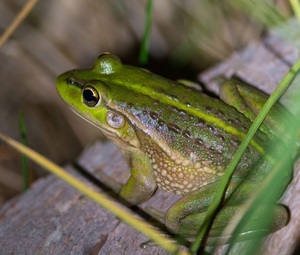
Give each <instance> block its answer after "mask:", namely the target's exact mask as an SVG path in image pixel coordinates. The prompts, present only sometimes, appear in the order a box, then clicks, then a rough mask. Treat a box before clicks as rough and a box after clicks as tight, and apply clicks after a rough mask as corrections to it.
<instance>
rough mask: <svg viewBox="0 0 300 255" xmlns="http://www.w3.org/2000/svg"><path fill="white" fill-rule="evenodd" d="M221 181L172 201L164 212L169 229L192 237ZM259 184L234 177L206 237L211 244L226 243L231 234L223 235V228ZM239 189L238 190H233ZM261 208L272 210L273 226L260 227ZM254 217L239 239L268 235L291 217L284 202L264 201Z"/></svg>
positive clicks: (198, 227) (239, 235) (202, 220)
mask: <svg viewBox="0 0 300 255" xmlns="http://www.w3.org/2000/svg"><path fill="white" fill-rule="evenodd" d="M217 185H218V182H216V183H212V184H209V185H207V186H205V189H202V190H197V191H194V192H192V193H190V194H188V195H187V196H185V197H183V198H181V199H180V200H178V201H177V202H176V203H175V204H173V205H172V206H171V207H170V208H169V210H168V211H167V213H166V215H165V224H166V227H167V229H168V230H169V231H170V232H172V233H176V234H180V235H183V236H186V237H187V238H193V237H194V236H195V235H196V234H197V233H198V232H199V229H200V228H201V226H202V224H203V222H204V219H205V216H206V211H207V208H208V206H209V204H210V203H211V200H212V198H213V196H214V194H215V188H216V186H217ZM256 185H257V184H254V183H253V182H251V181H244V182H243V184H241V185H239V184H238V182H237V181H235V180H233V181H232V183H231V184H230V187H229V189H228V191H227V194H226V199H227V200H226V201H225V203H224V204H223V206H222V209H221V210H220V211H219V212H218V214H217V216H216V218H215V220H214V222H213V224H212V226H211V229H210V231H209V234H208V235H209V237H208V238H207V244H208V245H217V244H220V243H227V241H228V238H229V237H230V236H231V235H230V234H229V235H228V234H227V235H224V234H222V233H223V230H224V228H225V227H226V226H227V225H228V224H229V223H230V222H231V221H232V220H233V216H234V215H235V214H237V213H238V212H239V211H240V209H241V206H242V204H243V202H244V200H245V197H247V195H246V194H249V189H251V190H253V188H254V187H255V186H256ZM235 189H236V191H235V192H233V191H234V190H235ZM262 210H268V211H270V218H271V222H272V224H271V226H270V227H269V228H267V229H266V228H261V226H260V225H261V222H260V221H258V220H257V219H259V218H260V215H261V212H262ZM252 218H253V219H254V221H251V222H250V223H249V224H248V225H247V226H246V227H247V228H246V231H244V232H243V233H238V234H237V236H238V239H237V240H238V241H242V240H248V239H251V238H254V237H256V236H257V235H259V236H264V235H267V234H268V233H269V232H272V231H276V230H278V229H280V228H281V227H283V226H284V225H285V224H286V222H287V220H288V212H287V209H286V208H285V207H283V206H281V205H273V204H272V205H264V206H259V207H258V208H257V210H256V211H255V212H254V215H253V216H252Z"/></svg>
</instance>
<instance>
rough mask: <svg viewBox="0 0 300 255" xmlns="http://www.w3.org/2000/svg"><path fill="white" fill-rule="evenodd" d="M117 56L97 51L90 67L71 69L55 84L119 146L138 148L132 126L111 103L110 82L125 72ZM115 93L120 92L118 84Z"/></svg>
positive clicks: (112, 99)
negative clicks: (117, 89) (94, 60)
mask: <svg viewBox="0 0 300 255" xmlns="http://www.w3.org/2000/svg"><path fill="white" fill-rule="evenodd" d="M123 68H125V69H126V66H123V65H122V63H121V61H120V59H119V58H118V57H117V56H115V55H112V54H107V53H105V54H102V55H100V56H99V57H98V58H97V60H96V62H95V64H94V66H93V68H91V69H86V70H72V71H69V72H66V73H64V74H62V75H60V76H59V77H58V78H57V80H56V88H57V91H58V93H59V95H60V97H61V98H62V99H63V100H64V101H65V102H66V103H67V104H68V105H69V106H70V108H71V109H72V110H73V111H74V112H75V113H77V114H78V115H79V116H81V117H83V118H84V119H85V120H87V121H89V122H90V123H92V124H93V125H95V126H96V127H98V128H100V129H101V130H102V132H103V133H104V134H105V135H106V136H107V137H108V138H109V139H111V140H113V141H114V142H115V143H117V144H118V145H119V146H121V147H125V148H128V147H132V148H139V146H140V144H139V141H138V139H137V137H136V134H135V131H134V129H133V127H132V126H131V125H130V123H129V122H128V119H126V116H124V114H122V112H121V111H119V110H118V106H116V105H115V103H114V97H115V96H114V95H112V93H116V91H115V89H114V91H112V84H113V83H114V82H115V79H118V78H117V77H118V75H116V74H118V73H124V70H123ZM118 94H122V88H119V91H118Z"/></svg>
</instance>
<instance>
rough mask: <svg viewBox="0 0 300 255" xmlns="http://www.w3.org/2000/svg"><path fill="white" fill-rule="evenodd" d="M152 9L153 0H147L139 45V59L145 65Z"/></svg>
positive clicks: (147, 55) (147, 56) (147, 54)
mask: <svg viewBox="0 0 300 255" xmlns="http://www.w3.org/2000/svg"><path fill="white" fill-rule="evenodd" d="M152 10H153V0H148V2H147V7H146V18H145V27H144V35H143V39H142V45H141V49H140V55H139V60H140V63H141V64H142V65H145V64H146V63H147V62H148V58H149V51H148V50H149V44H150V35H151V23H152Z"/></svg>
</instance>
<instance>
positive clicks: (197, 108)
mask: <svg viewBox="0 0 300 255" xmlns="http://www.w3.org/2000/svg"><path fill="white" fill-rule="evenodd" d="M56 88H57V91H58V94H59V95H60V97H61V98H62V100H63V101H64V102H65V103H66V104H67V105H68V106H69V107H70V108H71V109H72V110H73V111H74V112H75V113H77V114H78V115H79V116H81V117H82V118H84V119H85V120H87V121H88V122H90V123H91V124H93V125H94V126H96V127H97V128H99V129H100V130H101V131H102V133H103V134H104V135H105V136H106V137H107V138H108V139H110V140H112V141H113V142H114V143H115V144H116V145H117V146H118V147H119V148H120V150H121V151H122V153H123V154H124V156H125V159H126V160H127V162H128V165H129V167H130V177H129V179H128V181H127V182H126V183H125V184H120V183H118V182H116V181H112V180H109V179H107V180H108V183H109V186H110V187H111V188H112V189H113V190H115V192H117V193H118V195H119V196H120V197H121V198H122V199H123V200H124V201H126V203H127V204H128V205H137V204H140V203H142V202H145V201H147V200H148V199H149V198H151V197H152V196H153V194H154V193H155V191H156V190H157V189H162V190H164V191H166V192H170V193H173V194H175V195H177V196H178V197H179V198H178V200H177V201H176V202H174V203H173V204H172V205H171V206H170V207H169V209H168V210H167V211H166V212H160V211H159V210H157V209H154V208H151V207H147V208H146V209H147V211H148V212H149V213H150V214H151V215H153V216H154V217H155V218H156V219H157V220H158V221H160V222H161V223H163V224H164V225H165V226H166V228H167V230H168V231H169V232H170V233H174V234H179V235H183V236H185V237H187V238H193V237H194V236H195V235H196V234H197V233H198V231H199V229H200V228H201V224H202V223H203V221H204V219H205V215H206V211H207V208H208V206H209V204H210V203H211V200H212V199H213V197H214V195H215V192H216V188H217V187H218V185H219V182H220V180H221V178H222V176H223V174H224V172H225V171H226V168H227V166H228V164H229V163H230V161H231V160H232V158H233V156H234V154H235V152H236V150H237V149H238V147H239V145H240V144H241V142H242V141H243V139H244V137H245V135H246V133H247V131H248V129H249V128H250V126H251V124H252V122H253V121H254V119H255V117H256V115H257V113H258V112H259V110H260V109H261V107H262V106H263V104H264V103H265V102H266V100H267V99H268V96H267V95H266V94H264V93H263V92H261V91H259V90H257V89H255V88H253V87H251V86H249V85H248V84H246V83H244V82H242V81H239V80H237V79H228V80H226V81H225V82H224V83H223V85H222V86H220V98H218V97H215V96H211V95H208V94H207V93H204V92H203V91H201V90H199V89H197V88H196V87H195V86H190V85H189V84H186V83H182V82H177V81H173V80H170V79H167V78H164V77H162V76H159V75H156V74H154V73H152V72H150V71H149V70H147V69H144V68H139V67H134V66H130V65H125V64H123V63H122V62H121V60H120V59H119V58H118V57H117V56H116V55H113V54H110V53H103V54H101V55H100V56H99V57H98V58H97V59H96V61H95V63H94V65H93V66H92V68H90V69H75V70H71V71H68V72H65V73H63V74H61V75H60V76H59V77H58V78H57V80H56ZM282 111H285V109H284V107H283V106H281V105H280V104H276V105H275V106H274V107H273V108H272V110H271V111H270V113H269V114H268V116H267V117H266V120H265V122H264V123H263V124H262V125H261V127H260V129H259V130H258V131H257V132H256V134H255V136H254V138H253V139H252V140H251V142H250V145H249V146H248V148H247V149H246V151H245V153H244V155H243V156H242V158H241V160H240V161H239V163H238V165H237V167H236V170H235V172H234V174H233V176H232V178H231V181H230V184H229V186H228V188H227V191H226V194H225V197H224V201H223V203H222V205H221V208H220V210H219V211H218V213H217V215H216V217H215V220H214V222H213V224H212V226H211V228H210V231H209V233H208V236H207V240H211V243H213V242H216V241H218V242H220V241H221V242H222V241H223V240H225V242H227V241H226V240H227V239H228V236H223V235H222V230H223V228H224V227H225V226H226V225H227V224H228V223H229V222H230V221H231V220H232V216H233V215H235V214H236V213H237V212H238V211H239V210H240V208H241V206H242V204H243V203H245V201H246V199H247V198H249V196H250V195H251V193H252V192H253V191H254V190H255V189H256V188H257V186H258V185H259V183H261V182H262V180H263V179H264V178H265V177H266V175H267V174H268V172H269V171H270V169H271V168H272V167H271V165H272V164H271V163H270V162H271V160H270V161H269V162H268V161H267V163H263V164H262V163H261V162H262V158H264V157H265V156H266V154H267V153H266V148H267V146H268V144H269V143H270V141H271V140H272V139H273V138H274V137H277V136H279V135H278V134H280V133H281V132H282V133H284V132H283V129H284V126H283V125H281V124H282V123H286V122H287V121H288V118H286V117H282V119H280V121H278V120H276V116H286V115H282V114H280V113H281V112H282ZM264 162H265V161H264ZM103 178H105V177H103ZM289 182H290V174H287V177H286V179H285V180H283V185H282V187H280V192H278V199H279V198H280V196H281V195H282V193H283V192H284V190H285V188H286V186H287V185H288V183H289ZM259 210H269V211H270V217H271V218H272V220H271V222H272V223H271V224H270V227H269V228H267V229H266V228H260V226H259V225H257V226H255V224H254V226H252V225H251V226H249V229H247V231H245V232H242V233H238V236H239V237H240V239H238V240H245V239H249V238H252V236H253V235H254V234H255V235H257V234H259V235H267V234H268V233H270V232H274V231H277V230H278V229H280V228H282V227H283V226H285V225H286V224H287V222H288V218H289V212H288V209H287V208H286V207H285V206H283V205H281V204H278V203H274V204H272V205H266V206H265V207H262V208H259ZM259 210H258V212H257V214H256V217H259V215H260V212H259ZM208 242H209V241H208Z"/></svg>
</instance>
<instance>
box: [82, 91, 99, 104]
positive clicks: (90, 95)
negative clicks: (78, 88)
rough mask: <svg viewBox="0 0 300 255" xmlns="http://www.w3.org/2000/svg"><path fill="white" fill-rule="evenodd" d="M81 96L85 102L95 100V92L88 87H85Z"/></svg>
mask: <svg viewBox="0 0 300 255" xmlns="http://www.w3.org/2000/svg"><path fill="white" fill-rule="evenodd" d="M83 97H84V99H85V100H86V101H87V102H93V101H97V98H96V97H95V94H94V93H93V91H92V90H90V89H85V90H84V91H83Z"/></svg>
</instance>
